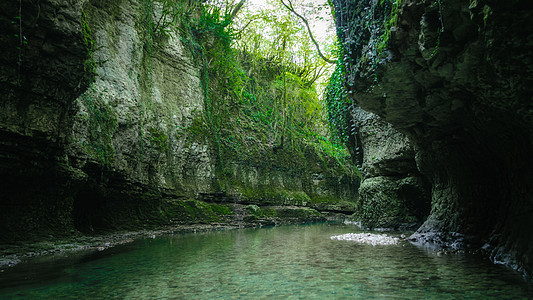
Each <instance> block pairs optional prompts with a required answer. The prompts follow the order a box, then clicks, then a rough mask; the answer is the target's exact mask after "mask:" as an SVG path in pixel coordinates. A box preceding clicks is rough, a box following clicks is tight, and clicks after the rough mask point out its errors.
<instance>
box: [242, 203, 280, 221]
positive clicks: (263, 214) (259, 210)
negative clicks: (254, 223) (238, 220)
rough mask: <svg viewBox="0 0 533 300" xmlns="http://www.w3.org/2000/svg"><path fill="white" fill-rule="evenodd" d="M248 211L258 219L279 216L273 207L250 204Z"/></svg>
mask: <svg viewBox="0 0 533 300" xmlns="http://www.w3.org/2000/svg"><path fill="white" fill-rule="evenodd" d="M247 208H248V212H249V213H250V214H251V215H252V216H254V218H256V219H264V218H274V217H276V216H277V213H276V211H275V210H274V209H273V208H268V207H259V206H257V205H248V207H247Z"/></svg>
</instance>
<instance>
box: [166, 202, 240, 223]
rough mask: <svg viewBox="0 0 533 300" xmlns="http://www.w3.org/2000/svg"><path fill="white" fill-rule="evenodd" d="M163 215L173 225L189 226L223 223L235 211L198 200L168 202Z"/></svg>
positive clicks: (224, 206)
mask: <svg viewBox="0 0 533 300" xmlns="http://www.w3.org/2000/svg"><path fill="white" fill-rule="evenodd" d="M163 213H164V215H165V216H166V217H167V218H168V219H169V220H170V221H171V222H172V223H189V224H190V223H214V222H221V221H224V218H225V217H228V216H231V215H233V211H232V210H231V208H230V207H229V206H227V205H221V204H215V203H206V202H203V201H198V200H172V201H167V202H166V203H165V205H164V207H163Z"/></svg>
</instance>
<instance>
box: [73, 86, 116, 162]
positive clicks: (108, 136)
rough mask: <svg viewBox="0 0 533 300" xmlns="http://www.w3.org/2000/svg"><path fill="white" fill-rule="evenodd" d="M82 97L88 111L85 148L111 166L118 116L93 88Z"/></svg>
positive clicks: (99, 160) (94, 156) (113, 159)
mask: <svg viewBox="0 0 533 300" xmlns="http://www.w3.org/2000/svg"><path fill="white" fill-rule="evenodd" d="M80 99H81V103H82V104H83V105H84V106H85V108H86V109H87V112H88V115H87V117H86V121H87V126H88V131H89V137H88V142H87V144H85V145H84V146H85V149H86V150H87V152H88V153H89V154H90V155H91V156H92V157H93V158H94V159H95V160H97V161H98V162H99V163H100V164H102V165H103V166H106V167H110V166H111V165H112V164H113V163H114V161H115V158H114V156H115V149H114V147H113V143H112V139H113V135H114V133H115V131H116V127H117V117H116V115H115V113H114V111H113V109H112V108H111V107H110V106H109V105H108V104H106V103H105V102H103V101H102V100H101V99H100V97H98V96H97V94H96V92H95V91H93V90H92V89H89V91H87V92H86V93H85V94H83V95H82V96H81V97H80Z"/></svg>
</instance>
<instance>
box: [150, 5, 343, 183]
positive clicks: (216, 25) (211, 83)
mask: <svg viewBox="0 0 533 300" xmlns="http://www.w3.org/2000/svg"><path fill="white" fill-rule="evenodd" d="M144 6H145V14H144V17H143V20H141V21H142V22H141V23H142V26H143V28H144V29H143V30H144V32H145V40H147V41H146V42H145V51H144V52H145V56H144V57H145V58H144V60H145V62H144V63H143V65H144V68H145V70H146V72H145V73H146V74H145V75H143V78H141V80H142V81H143V82H144V88H143V90H146V92H145V94H146V95H145V98H148V97H151V93H150V91H151V56H152V55H153V53H152V52H153V51H154V50H155V49H156V48H157V47H159V45H160V44H161V43H162V42H164V41H166V40H167V39H168V38H170V32H171V31H172V30H177V31H179V35H180V39H181V43H182V44H183V45H184V46H185V49H187V51H188V52H189V53H190V55H191V56H192V57H193V59H194V62H195V63H196V65H197V66H198V67H199V68H200V69H201V72H200V77H201V83H202V87H203V90H204V95H205V100H204V101H205V102H204V111H203V117H202V118H201V119H198V118H197V119H195V120H194V121H193V124H192V125H191V126H190V127H189V128H188V129H187V130H188V131H189V133H191V134H192V135H193V136H195V138H197V139H205V137H207V138H208V139H209V142H210V143H211V145H212V149H214V150H215V152H216V154H217V160H216V166H217V172H218V174H219V175H221V176H225V174H229V173H228V170H227V162H229V161H243V162H248V163H252V164H256V165H262V166H272V167H274V166H281V167H284V168H285V167H287V168H293V169H296V170H303V169H304V168H306V167H307V163H308V161H309V159H308V158H309V155H310V153H315V154H314V155H315V156H316V157H319V158H322V160H323V161H324V165H327V166H328V167H331V168H338V167H339V164H340V165H341V166H342V168H344V169H346V170H349V169H352V166H351V165H349V164H350V163H349V160H348V159H345V158H346V157H348V152H347V150H346V149H345V148H343V146H342V144H339V143H331V142H330V138H329V131H328V128H327V122H326V116H325V109H324V104H323V103H322V101H321V100H320V99H319V96H318V93H317V85H316V81H317V79H318V78H319V77H320V76H321V75H322V74H324V72H325V70H326V65H325V63H324V62H322V61H321V60H320V59H319V58H318V56H317V55H316V54H315V53H314V52H313V50H312V49H313V47H312V45H311V43H310V42H309V39H308V37H307V35H306V33H305V32H304V31H303V28H302V27H301V26H300V25H299V24H298V23H297V21H296V20H294V19H293V18H291V16H290V14H288V13H287V14H286V15H279V14H277V13H276V14H272V13H270V12H261V13H259V15H253V16H250V15H248V17H250V20H252V21H253V22H251V23H249V24H248V26H245V27H244V29H243V28H241V29H239V30H237V29H236V28H237V27H239V26H237V25H242V24H241V23H242V20H241V19H239V20H238V21H237V23H238V24H237V23H236V21H235V20H236V19H235V18H234V17H235V8H236V6H235V4H234V3H232V1H226V2H225V3H218V2H216V0H215V1H207V2H203V3H201V2H198V1H189V0H179V1H170V0H158V1H156V0H144ZM256 21H257V23H256ZM265 24H268V26H269V27H268V28H270V29H269V30H271V31H272V32H271V33H270V34H268V35H265V34H264V30H265V27H264V26H265ZM294 49H296V50H294ZM145 102H147V101H145ZM147 103H148V102H147ZM146 105H150V104H149V103H148V104H146ZM153 130H154V129H153V128H151V129H149V139H150V143H151V144H152V145H154V146H156V147H158V148H159V149H160V150H162V151H163V150H165V149H168V142H166V140H165V139H164V137H163V136H162V135H160V134H159V133H158V132H153ZM332 154H333V155H334V156H335V159H333V162H334V163H333V164H332V163H331V160H329V159H325V157H328V156H329V155H332ZM326 161H327V162H326ZM342 168H341V169H342Z"/></svg>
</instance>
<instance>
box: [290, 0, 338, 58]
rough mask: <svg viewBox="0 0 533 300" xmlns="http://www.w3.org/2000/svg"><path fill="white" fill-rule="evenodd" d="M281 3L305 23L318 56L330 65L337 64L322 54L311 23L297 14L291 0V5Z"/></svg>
mask: <svg viewBox="0 0 533 300" xmlns="http://www.w3.org/2000/svg"><path fill="white" fill-rule="evenodd" d="M279 1H280V2H281V4H283V6H285V7H286V8H287V9H288V10H289V11H290V12H292V13H293V14H294V15H296V16H297V17H298V18H300V20H302V21H303V22H304V24H305V27H306V28H307V32H308V33H309V37H310V38H311V41H312V42H313V44H315V47H316V50H317V51H318V55H319V56H320V58H322V59H323V60H324V61H325V62H327V63H330V64H334V63H336V61H334V60H331V59H328V58H327V57H325V56H324V54H322V51H320V47H319V46H318V43H317V41H316V40H315V38H314V36H313V32H311V27H310V26H309V22H307V20H306V19H305V18H304V17H303V16H302V15H300V14H298V13H297V12H296V10H294V7H293V6H292V3H291V0H287V2H289V4H286V3H285V2H284V1H283V0H279Z"/></svg>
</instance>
